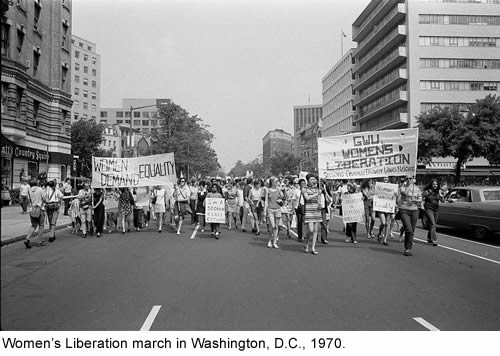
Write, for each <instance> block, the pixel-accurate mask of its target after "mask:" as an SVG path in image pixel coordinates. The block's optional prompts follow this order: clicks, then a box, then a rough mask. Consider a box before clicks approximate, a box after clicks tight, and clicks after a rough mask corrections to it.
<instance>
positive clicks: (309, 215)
mask: <svg viewBox="0 0 500 356" xmlns="http://www.w3.org/2000/svg"><path fill="white" fill-rule="evenodd" d="M305 193H306V194H308V195H312V194H317V193H319V189H318V188H311V187H306V188H305ZM304 198H305V196H304ZM321 221H322V218H321V210H320V209H319V205H318V196H316V197H314V198H312V199H311V200H306V215H305V216H304V223H306V224H307V223H317V222H321Z"/></svg>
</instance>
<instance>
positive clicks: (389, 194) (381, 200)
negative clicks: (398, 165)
mask: <svg viewBox="0 0 500 356" xmlns="http://www.w3.org/2000/svg"><path fill="white" fill-rule="evenodd" d="M397 192H398V185H397V184H391V183H383V182H376V183H375V190H374V193H373V194H374V195H373V210H374V211H380V212H383V213H394V211H395V209H396V193H397Z"/></svg>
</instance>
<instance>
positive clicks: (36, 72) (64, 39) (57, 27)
mask: <svg viewBox="0 0 500 356" xmlns="http://www.w3.org/2000/svg"><path fill="white" fill-rule="evenodd" d="M71 11H72V4H71V1H70V0H53V1H43V2H42V1H39V0H34V1H27V0H20V1H15V2H11V4H10V6H9V8H8V10H7V11H6V13H5V16H4V17H3V18H2V19H1V26H2V31H1V34H2V37H1V48H2V52H1V61H2V62H1V64H2V68H1V115H2V121H1V132H2V134H1V137H2V155H1V160H2V171H1V172H2V175H1V179H2V191H5V190H7V189H11V188H15V187H17V186H19V184H20V181H21V179H32V178H37V177H38V176H39V174H41V173H42V172H45V173H46V174H47V177H48V179H57V181H61V180H63V179H65V178H66V177H67V176H69V175H70V171H71V165H72V157H71V133H70V130H71V116H70V114H71V106H72V100H71V79H70V78H71V69H72V68H71V22H72V17H71ZM2 194H3V193H2Z"/></svg>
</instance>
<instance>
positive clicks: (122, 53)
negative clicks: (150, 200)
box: [73, 0, 370, 172]
mask: <svg viewBox="0 0 500 356" xmlns="http://www.w3.org/2000/svg"><path fill="white" fill-rule="evenodd" d="M369 2H370V1H369V0H287V1H285V0H267V1H262V0H254V1H251V0H232V1H230V0H120V1H116V0H73V34H75V35H77V36H79V37H82V38H84V39H86V40H89V41H91V42H94V43H95V44H96V48H97V53H99V54H100V56H101V77H100V80H101V91H100V96H101V97H100V101H101V107H102V108H106V107H121V103H122V99H123V98H169V99H172V100H173V101H174V102H175V103H176V104H179V105H181V106H182V107H184V108H185V109H187V110H188V111H189V113H190V114H192V115H198V116H199V117H200V118H201V119H202V120H203V122H204V123H206V124H208V125H209V126H210V128H209V130H210V132H212V133H213V134H214V136H215V139H214V142H213V148H214V149H215V151H216V152H217V156H218V160H219V163H220V164H221V166H222V168H223V169H224V170H225V171H226V172H228V171H229V170H230V169H231V168H232V167H233V166H234V164H235V163H236V161H237V160H242V161H243V162H249V161H251V160H253V159H255V158H256V157H257V156H258V155H260V154H262V139H263V137H264V136H265V135H266V133H267V132H269V131H271V130H274V129H283V130H285V131H287V132H289V133H291V134H292V135H293V107H294V106H299V105H309V104H311V105H321V104H322V84H321V80H322V78H323V77H324V76H325V75H326V74H327V73H328V71H329V70H330V69H331V68H332V67H333V66H334V65H335V63H336V62H337V61H338V60H339V59H340V58H341V31H344V32H345V33H346V34H347V36H348V37H347V38H345V39H344V40H343V41H344V42H343V46H344V52H346V51H347V49H348V48H350V47H355V44H354V43H353V42H351V34H352V23H353V22H354V20H355V19H356V17H357V16H358V15H359V14H360V13H361V11H362V10H363V9H364V8H365V7H366V5H368V3H369Z"/></svg>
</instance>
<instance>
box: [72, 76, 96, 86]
mask: <svg viewBox="0 0 500 356" xmlns="http://www.w3.org/2000/svg"><path fill="white" fill-rule="evenodd" d="M75 83H80V76H79V75H75ZM83 85H89V80H88V78H83ZM92 88H97V82H96V81H95V80H93V81H92Z"/></svg>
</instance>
